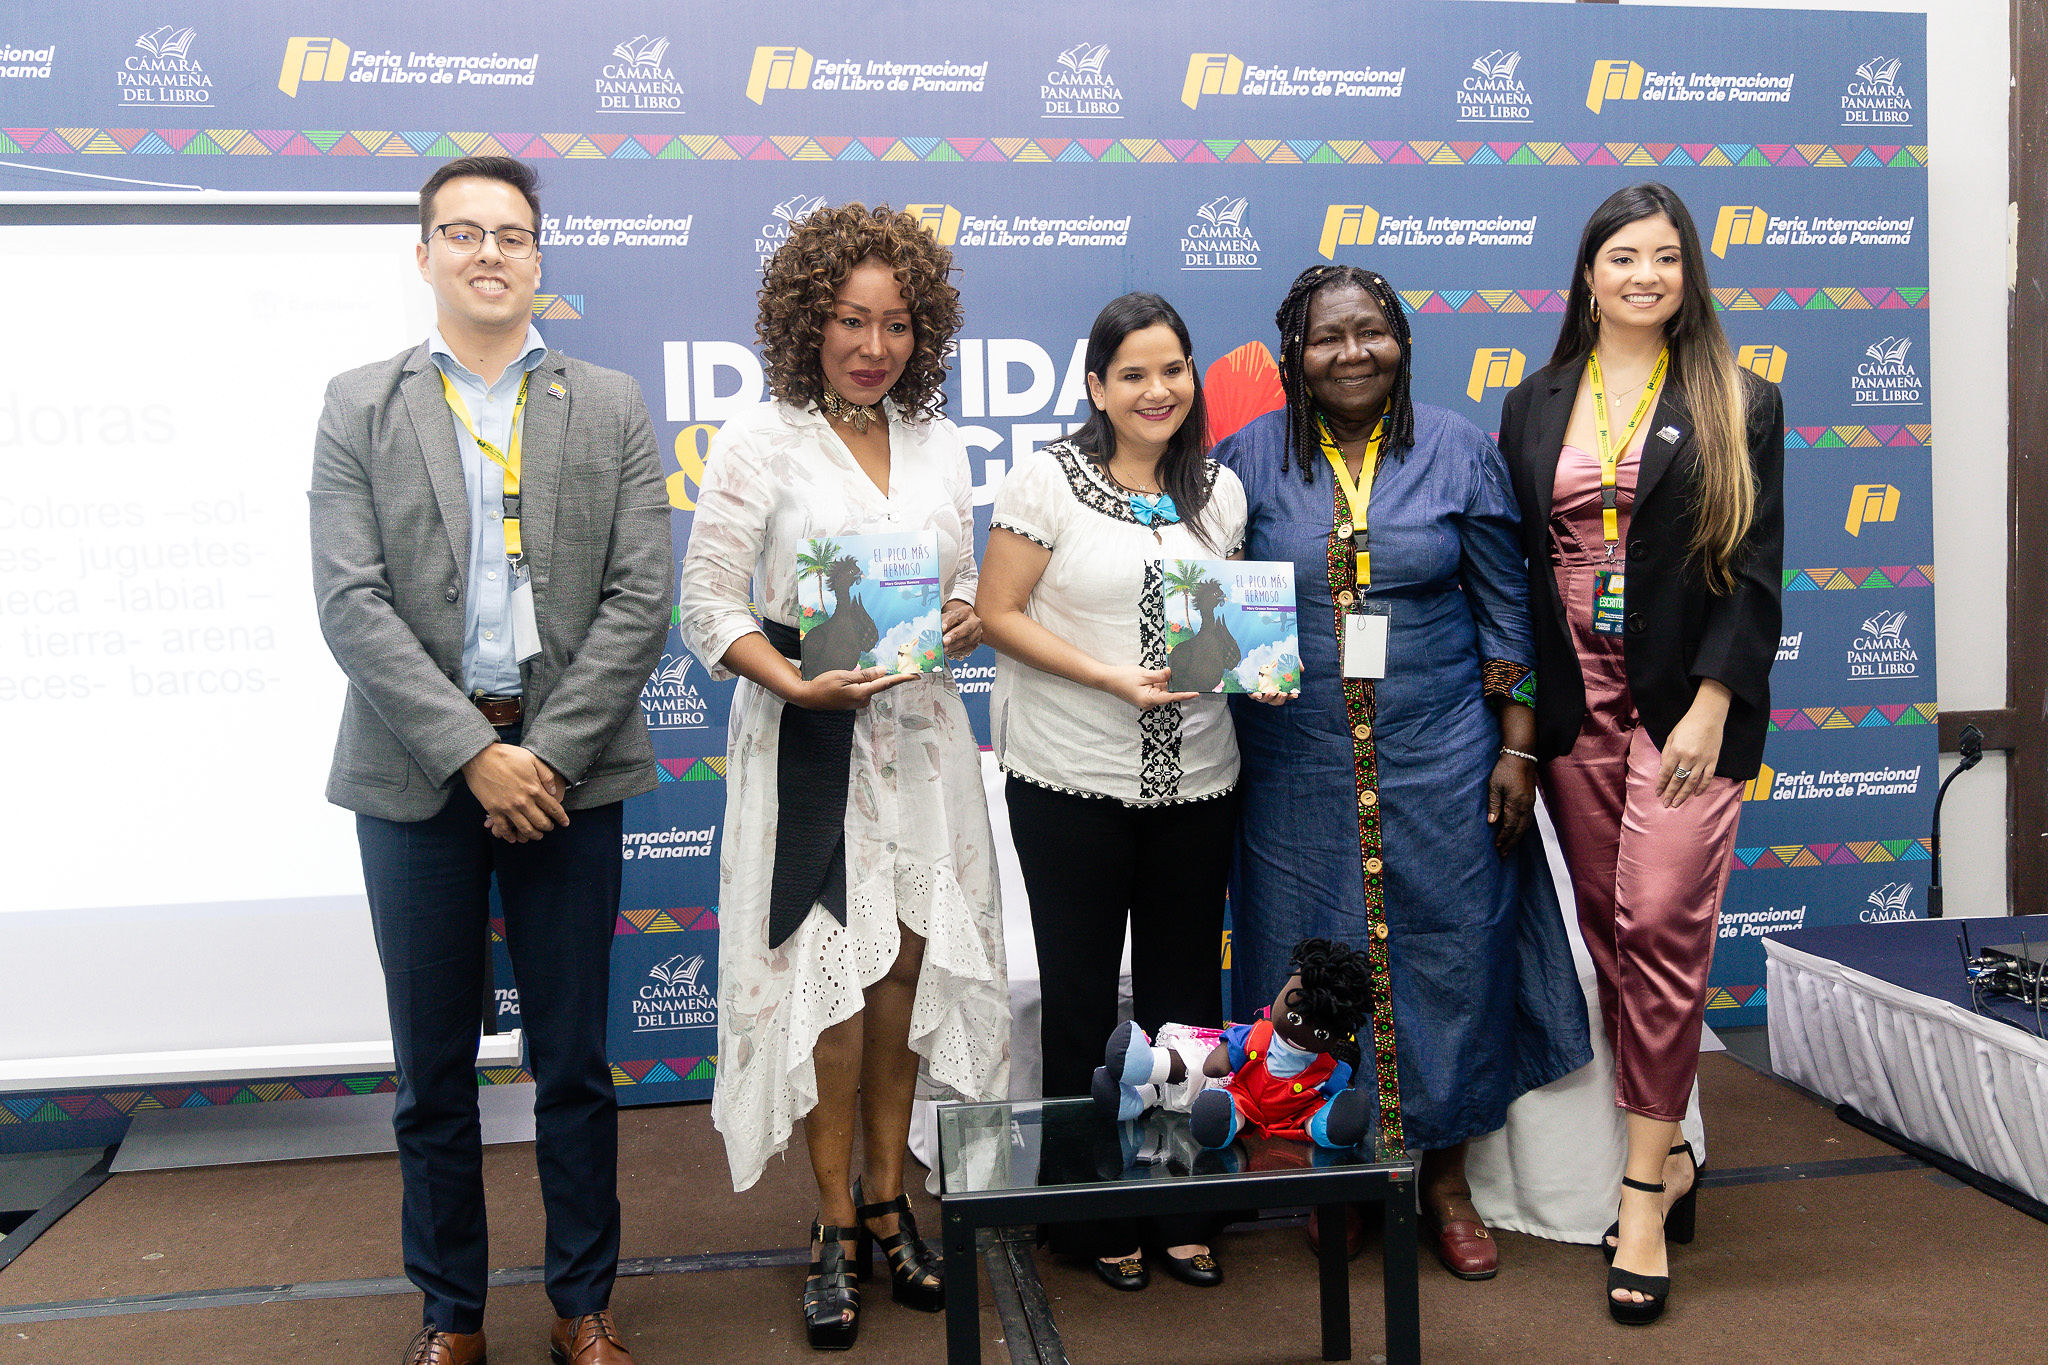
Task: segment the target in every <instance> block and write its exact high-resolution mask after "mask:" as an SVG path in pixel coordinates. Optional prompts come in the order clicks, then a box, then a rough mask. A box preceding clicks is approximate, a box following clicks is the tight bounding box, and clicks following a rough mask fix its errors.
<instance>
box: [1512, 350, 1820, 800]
mask: <svg viewBox="0 0 2048 1365" xmlns="http://www.w3.org/2000/svg"><path fill="white" fill-rule="evenodd" d="M1583 369H1584V362H1579V363H1576V364H1571V365H1562V366H1552V367H1547V368H1545V369H1542V370H1539V371H1537V373H1535V374H1534V375H1532V376H1530V377H1529V378H1528V379H1527V380H1525V381H1523V383H1522V384H1521V386H1520V387H1518V388H1517V389H1515V391H1514V392H1513V393H1511V394H1509V395H1508V396H1507V400H1506V402H1504V403H1503V404H1502V405H1501V415H1500V449H1501V453H1502V454H1503V455H1505V456H1506V457H1507V462H1508V470H1509V473H1510V474H1511V476H1512V477H1513V479H1514V484H1515V496H1516V498H1517V499H1518V500H1519V501H1520V502H1521V504H1522V549H1523V552H1524V553H1525V554H1526V555H1527V556H1528V560H1529V616H1530V626H1531V629H1532V630H1533V632H1534V634H1535V637H1536V752H1537V756H1538V757H1540V758H1546V759H1547V758H1555V757H1557V756H1558V755H1560V754H1567V753H1570V752H1571V750H1572V746H1573V745H1574V744H1576V743H1577V742H1578V737H1579V729H1580V726H1581V725H1582V724H1583V723H1584V720H1585V714H1586V685H1585V679H1584V677H1583V676H1582V675H1581V673H1580V671H1579V656H1578V652H1577V651H1576V650H1575V649H1574V648H1573V646H1572V641H1571V634H1570V630H1569V627H1568V626H1567V624H1566V619H1565V614H1564V603H1563V601H1562V599H1561V598H1560V597H1559V596H1558V591H1557V577H1556V575H1555V574H1554V573H1553V572H1552V569H1551V565H1552V562H1553V557H1554V553H1555V552H1554V550H1553V546H1552V539H1551V534H1550V500H1551V489H1552V485H1553V484H1554V483H1555V481H1556V478H1557V458H1558V451H1559V449H1560V448H1561V447H1562V446H1563V445H1564V433H1565V428H1566V427H1567V426H1568V425H1569V424H1570V422H1571V415H1572V404H1573V402H1574V401H1575V400H1576V399H1577V397H1578V391H1579V375H1580V372H1581V371H1582V370H1583ZM1740 374H1741V375H1742V378H1743V381H1744V383H1745V385H1746V388H1747V395H1748V408H1749V424H1748V427H1749V458H1750V462H1751V464H1752V465H1753V467H1754V468H1755V470H1756V478H1757V498H1756V520H1755V522H1754V524H1753V525H1752V526H1751V527H1750V532H1749V539H1748V541H1747V542H1746V544H1745V546H1744V550H1743V553H1742V554H1741V555H1740V557H1739V559H1738V562H1737V565H1736V573H1735V589H1734V591H1733V592H1731V593H1728V594H1726V595H1720V594H1716V593H1712V592H1709V591H1708V590H1707V584H1706V579H1705V576H1704V574H1702V572H1701V571H1700V568H1699V565H1698V563H1697V562H1696V561H1695V559H1694V557H1693V555H1692V554H1691V551H1690V547H1691V545H1692V534H1693V524H1694V523H1693V502H1694V490H1695V485H1696V483H1697V481H1698V477H1699V459H1698V453H1697V451H1696V449H1695V448H1694V445H1693V424H1692V419H1691V417H1690V416H1689V415H1688V414H1687V412H1686V410H1685V406H1684V400H1683V399H1682V397H1681V396H1680V395H1679V393H1678V392H1677V389H1676V386H1675V385H1673V386H1670V387H1667V388H1666V389H1665V390H1664V393H1663V395H1662V396H1661V397H1660V398H1658V400H1657V410H1656V411H1655V412H1653V413H1652V414H1651V415H1650V417H1649V419H1648V425H1649V429H1650V435H1649V438H1648V439H1647V440H1646V441H1645V442H1644V444H1643V457H1642V467H1641V470H1640V472H1639V473H1638V475H1637V477H1636V494H1635V505H1634V510H1633V511H1632V512H1631V514H1630V517H1629V527H1628V543H1627V545H1626V546H1625V547H1624V548H1625V549H1626V551H1627V567H1628V577H1627V579H1626V580H1625V582H1624V585H1623V595H1622V608H1623V611H1624V613H1625V622H1626V633H1625V634H1624V636H1623V637H1622V640H1623V643H1622V653H1623V657H1624V659H1625V661H1626V665H1627V669H1628V682H1629V690H1630V691H1631V692H1632V693H1633V694H1634V698H1635V704H1636V710H1637V712H1638V714H1640V715H1641V716H1642V718H1643V724H1644V725H1646V726H1647V727H1649V731H1650V738H1651V739H1653V740H1655V741H1656V743H1657V745H1658V746H1659V747H1660V748H1661V747H1662V746H1663V744H1664V742H1665V740H1666V738H1667V737H1669V735H1670V734H1671V730H1672V727H1673V726H1675V725H1677V724H1678V722H1679V720H1680V719H1681V718H1683V717H1684V715H1685V713H1686V710H1687V708H1689V707H1690V706H1691V705H1692V701H1693V697H1694V695H1695V694H1696V693H1697V691H1698V690H1699V680H1700V679H1701V678H1713V679H1715V680H1716V681H1719V682H1721V683H1724V684H1726V685H1727V687H1728V690H1729V692H1730V693H1732V694H1733V695H1732V696H1731V698H1730V700H1729V703H1728V722H1727V725H1726V727H1725V728H1724V730H1723V731H1722V735H1721V756H1720V759H1719V761H1718V762H1717V763H1716V764H1715V767H1714V771H1715V772H1716V773H1717V774H1718V775H1719V776H1722V777H1732V778H1735V779H1736V780H1737V781H1743V782H1746V781H1748V780H1749V779H1750V778H1752V777H1755V776H1756V772H1757V767H1758V765H1759V764H1761V763H1762V762H1763V756H1764V736H1765V733H1766V732H1767V730H1768V728H1769V723H1770V711H1771V689H1770V676H1771V664H1772V662H1773V661H1774V660H1776V658H1777V657H1778V631H1779V625H1780V622H1781V620H1782V611H1781V604H1780V593H1781V588H1782V586H1783V581H1782V578H1781V576H1780V573H1779V570H1780V568H1781V566H1782V564H1783V562H1784V558H1785V492H1784V470H1785V404H1784V400H1783V399H1782V398H1781V397H1780V396H1779V393H1778V386H1777V385H1775V384H1772V383H1768V382H1766V381H1765V380H1762V379H1759V378H1757V376H1755V375H1754V374H1751V373H1750V372H1749V371H1748V370H1742V371H1740ZM1667 432H1670V433H1674V434H1672V435H1669V436H1667V435H1666V433H1667Z"/></svg>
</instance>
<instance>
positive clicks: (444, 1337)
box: [399, 1327, 484, 1365]
mask: <svg viewBox="0 0 2048 1365" xmlns="http://www.w3.org/2000/svg"><path fill="white" fill-rule="evenodd" d="M399 1365H484V1334H483V1333H482V1332H443V1331H440V1330H439V1329H437V1328H433V1327H422V1328H420V1330H419V1331H418V1332H417V1333H415V1334H414V1335H413V1339H412V1340H411V1341H408V1342H407V1343H406V1344H405V1354H404V1355H403V1356H401V1357H399Z"/></svg>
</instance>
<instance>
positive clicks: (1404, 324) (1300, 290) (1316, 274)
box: [1273, 265, 1415, 483]
mask: <svg viewBox="0 0 2048 1365" xmlns="http://www.w3.org/2000/svg"><path fill="white" fill-rule="evenodd" d="M1347 285H1350V286H1356V287H1357V288H1359V289H1363V290H1364V291H1365V292H1366V293H1368V294H1370V295H1371V296H1372V299H1373V302H1375V303H1377V304H1378V305H1379V306H1380V311H1381V312H1382V313H1384V314H1386V318H1387V330H1388V331H1389V332H1391V333H1393V337H1394V341H1395V343H1396V344H1397V345H1399V346H1400V348H1401V363H1400V366H1399V367H1398V368H1397V369H1396V370H1395V371H1394V390H1393V392H1392V393H1390V394H1389V395H1388V396H1387V439H1386V445H1385V449H1386V451H1387V453H1388V454H1389V455H1395V456H1398V455H1400V454H1401V453H1403V452H1404V451H1406V450H1407V449H1408V448H1409V447H1411V446H1413V445H1414V444H1415V404H1414V403H1413V401H1411V400H1410V398H1409V396H1408V379H1409V360H1410V358H1411V356H1412V354H1413V350H1414V348H1413V345H1412V343H1411V342H1410V340H1409V334H1408V314H1407V313H1406V312H1405V311H1404V310H1403V309H1402V307H1401V300H1400V297H1399V296H1398V295H1396V294H1395V293H1394V287H1393V286H1392V285H1390V284H1388V283H1387V278H1386V276H1384V275H1382V274H1380V273H1379V272H1378V271H1376V270H1366V269H1363V268H1361V267H1359V266H1355V265H1312V266H1310V267H1309V268H1308V269H1306V270H1304V271H1302V272H1301V274H1299V275H1297V276H1296V277H1295V280H1294V284H1293V285H1292V286H1291V287H1290V288H1289V289H1288V291H1287V297H1286V298H1285V299H1284V300H1282V301H1281V304H1280V308H1279V311H1278V312H1276V313H1274V314H1273V321H1274V322H1276V323H1278V324H1279V326H1280V387H1281V389H1282V390H1283V391H1284V392H1285V393H1286V395H1287V442H1286V444H1285V445H1283V446H1282V447H1281V449H1280V468H1281V470H1282V472H1285V470H1286V469H1287V464H1288V460H1289V459H1290V457H1291V458H1293V459H1297V460H1299V461H1300V462H1301V478H1302V482H1304V483H1314V482H1315V478H1316V463H1317V461H1316V455H1317V454H1319V453H1320V452H1321V451H1322V448H1323V438H1322V434H1321V432H1319V431H1318V430H1317V418H1316V403H1315V397H1314V396H1313V395H1312V394H1310V393H1309V391H1308V376H1307V374H1306V373H1304V372H1303V369H1302V361H1301V356H1302V350H1303V344H1304V340H1305V338H1306V336H1307V333H1308V306H1309V303H1310V302H1311V301H1312V300H1313V299H1314V298H1315V296H1316V295H1318V294H1320V293H1322V292H1323V291H1324V290H1325V289H1335V288H1341V287H1343V286H1347Z"/></svg>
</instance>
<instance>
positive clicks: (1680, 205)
mask: <svg viewBox="0 0 2048 1365" xmlns="http://www.w3.org/2000/svg"><path fill="white" fill-rule="evenodd" d="M1659 214H1662V215H1663V216H1664V217H1666V218H1669V219H1670V220H1671V225H1672V226H1673V227H1674V228H1676V229H1678V258H1679V269H1680V271H1681V272H1682V273H1683V275H1684V277H1685V278H1684V281H1683V283H1682V284H1681V286H1680V297H1679V304H1678V311H1677V312H1676V313H1674V314H1672V315H1671V319H1670V320H1669V321H1668V322H1666V323H1665V324H1664V338H1665V341H1666V343H1667V344H1668V345H1669V346H1670V347H1671V382H1672V383H1674V384H1676V385H1677V386H1678V391H1679V393H1680V395H1682V396H1683V398H1684V400H1685V406H1686V410H1687V411H1688V412H1689V413H1690V414H1691V415H1692V421H1693V432H1694V436H1695V438H1696V440H1697V442H1698V446H1699V452H1700V479H1699V484H1698V490H1697V493H1696V495H1695V498H1694V505H1693V537H1692V547H1691V548H1692V553H1693V554H1694V555H1695V556H1697V558H1698V559H1699V561H1700V565H1701V567H1702V568H1703V569H1704V570H1705V572H1706V579H1707V586H1708V587H1709V588H1711V589H1713V590H1714V591H1716V592H1724V593H1725V592H1729V591H1732V590H1733V588H1734V586H1735V578H1734V573H1733V568H1734V565H1735V562H1736V560H1737V558H1738V556H1739V555H1740V553H1741V550H1742V542H1743V541H1744V540H1745V539H1746V538H1747V537H1748V535H1749V528H1750V523H1751V522H1752V521H1753V520H1754V519H1755V516H1756V475H1755V472H1754V471H1753V470H1752V469H1751V468H1750V463H1749V437H1748V434H1747V428H1748V417H1747V415H1748V402H1747V394H1746V391H1745V389H1744V387H1743V386H1744V384H1745V383H1746V382H1747V381H1746V380H1745V379H1744V378H1743V375H1742V371H1741V370H1740V369H1739V368H1737V366H1736V364H1735V357H1734V356H1733V355H1732V354H1731V353H1730V351H1729V349H1728V337H1727V335H1726V334H1725V333H1724V332H1722V330H1721V320H1720V318H1719V317H1717V316H1716V315H1715V313H1714V296H1713V293H1712V291H1711V290H1710V289H1709V288H1708V285H1707V259H1706V256H1705V254H1704V253H1702V252H1701V251H1700V234H1699V231H1698V229H1696V228H1695V227H1694V226H1693V222H1692V214H1690V213H1688V212H1687V211H1686V207H1685V201H1684V200H1682V199H1680V198H1679V197H1678V195H1677V194H1676V193H1675V192H1673V191H1672V189H1671V188H1670V187H1669V186H1667V185H1660V184H1658V183H1656V182H1655V181H1645V182H1644V183H1642V184H1640V185H1630V186H1629V187H1628V188H1627V189H1624V190H1616V191H1615V192H1614V193H1613V194H1611V195H1609V196H1607V199H1606V202H1604V203H1602V204H1601V205H1600V207H1599V208H1597V209H1594V210H1593V216H1592V217H1591V218H1588V219H1587V220H1586V230H1585V232H1584V233H1582V234H1580V237H1579V254H1578V259H1577V265H1576V267H1575V268H1574V269H1573V271H1572V287H1571V295H1570V297H1569V298H1568V299H1567V300H1566V301H1565V310H1564V323H1563V325H1561V326H1560V327H1559V328H1558V329H1557V349H1556V350H1554V351H1552V352H1551V353H1550V363H1551V364H1552V365H1566V364H1578V363H1580V362H1583V361H1584V360H1585V358H1586V357H1587V356H1588V355H1590V354H1592V351H1593V347H1594V345H1595V344H1596V343H1598V341H1599V340H1600V318H1599V315H1598V314H1597V313H1595V312H1594V311H1593V302H1594V301H1593V290H1592V286H1591V285H1590V284H1588V283H1587V278H1588V276H1589V275H1590V274H1591V273H1592V269H1593V260H1594V258H1595V257H1597V256H1598V255H1599V254H1600V248H1601V247H1603V246H1605V245H1607V242H1608V240H1609V239H1610V238H1612V237H1613V236H1614V234H1615V233H1617V232H1619V231H1621V230H1622V229H1623V228H1625V227H1627V226H1628V225H1629V224H1630V223H1636V222H1640V221H1642V220H1643V219H1645V218H1655V217H1657V216H1658V215H1659Z"/></svg>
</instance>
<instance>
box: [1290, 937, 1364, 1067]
mask: <svg viewBox="0 0 2048 1365" xmlns="http://www.w3.org/2000/svg"><path fill="white" fill-rule="evenodd" d="M1288 958H1289V968H1288V974H1289V975H1294V974H1295V973H1299V974H1300V976H1301V987H1300V989H1298V990H1296V991H1295V992H1294V994H1293V995H1291V996H1289V997H1288V1000H1287V1005H1288V1008H1290V1009H1293V1010H1295V1011H1297V1012H1299V1013H1300V1014H1301V1016H1302V1017H1303V1018H1305V1019H1309V1020H1313V1021H1315V1022H1318V1023H1321V1024H1323V1025H1325V1026H1327V1027H1328V1028H1329V1029H1330V1032H1331V1035H1332V1036H1333V1037H1334V1038H1335V1039H1336V1040H1337V1041H1336V1042H1335V1043H1334V1044H1333V1045H1332V1046H1331V1048H1330V1055H1331V1056H1332V1057H1335V1058H1336V1059H1337V1060H1338V1061H1340V1062H1349V1063H1351V1065H1352V1066H1353V1067H1354V1068H1355V1067H1357V1065H1358V1060H1359V1052H1358V1041H1357V1034H1358V1031H1359V1030H1360V1029H1362V1028H1364V1027H1365V1024H1366V1020H1367V1019H1369V1018H1370V1017H1371V1015H1372V962H1371V959H1370V958H1368V957H1367V956H1366V955H1365V953H1364V951H1363V950H1362V949H1358V948H1353V947H1351V946H1349V945H1348V944H1343V943H1337V942H1333V941H1332V940H1330V939H1326V938H1305V939H1303V940H1302V941H1301V942H1299V943H1297V944H1295V945H1294V951H1293V952H1292V953H1290V954H1289V955H1288Z"/></svg>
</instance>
